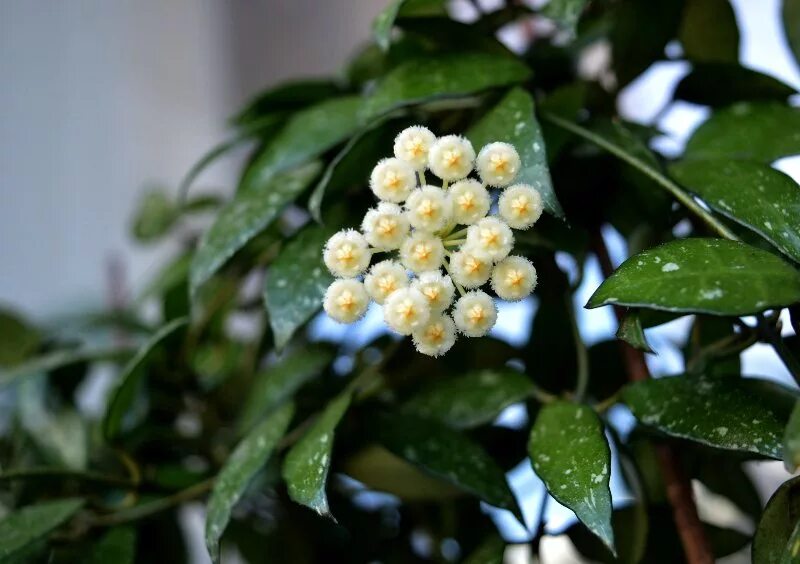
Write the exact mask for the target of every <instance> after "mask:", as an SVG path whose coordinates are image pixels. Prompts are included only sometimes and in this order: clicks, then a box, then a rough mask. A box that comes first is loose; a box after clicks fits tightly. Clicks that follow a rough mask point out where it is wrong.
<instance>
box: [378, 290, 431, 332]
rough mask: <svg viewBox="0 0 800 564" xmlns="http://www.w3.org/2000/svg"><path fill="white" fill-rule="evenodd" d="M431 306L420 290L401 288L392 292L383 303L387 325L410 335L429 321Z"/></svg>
mask: <svg viewBox="0 0 800 564" xmlns="http://www.w3.org/2000/svg"><path fill="white" fill-rule="evenodd" d="M430 317H431V308H430V306H428V300H427V298H425V296H423V295H422V293H421V292H420V291H419V290H414V289H413V288H400V289H399V290H395V291H394V292H392V293H391V294H390V295H389V297H388V298H386V302H385V303H384V304H383V319H384V321H386V325H388V326H389V327H390V328H392V329H394V330H395V331H397V332H398V333H400V334H402V335H410V334H411V332H412V331H414V330H415V329H418V328H420V327H422V326H423V325H425V324H426V323H427V322H428V319H430Z"/></svg>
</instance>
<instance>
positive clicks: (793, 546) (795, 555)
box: [781, 521, 800, 564]
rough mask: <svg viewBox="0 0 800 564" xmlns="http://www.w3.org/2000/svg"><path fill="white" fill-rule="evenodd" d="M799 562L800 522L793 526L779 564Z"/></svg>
mask: <svg viewBox="0 0 800 564" xmlns="http://www.w3.org/2000/svg"><path fill="white" fill-rule="evenodd" d="M798 562H800V521H797V524H796V525H795V526H794V530H793V531H792V536H790V537H789V542H787V543H786V548H785V549H784V550H783V554H782V555H781V564H797V563H798Z"/></svg>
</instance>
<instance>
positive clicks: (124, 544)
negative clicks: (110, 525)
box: [83, 527, 136, 564]
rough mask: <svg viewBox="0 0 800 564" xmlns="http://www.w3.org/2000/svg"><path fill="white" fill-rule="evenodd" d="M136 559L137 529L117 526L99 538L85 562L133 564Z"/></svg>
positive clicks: (94, 563) (89, 563)
mask: <svg viewBox="0 0 800 564" xmlns="http://www.w3.org/2000/svg"><path fill="white" fill-rule="evenodd" d="M135 559H136V529H134V528H132V527H117V528H114V529H111V530H110V531H108V532H107V533H106V534H104V535H103V536H102V538H101V539H100V540H98V541H97V542H96V543H94V545H93V546H92V548H91V549H90V550H89V552H88V553H87V555H86V558H85V560H84V561H83V564H112V563H113V564H133V563H134V561H135Z"/></svg>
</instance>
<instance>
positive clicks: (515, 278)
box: [492, 256, 536, 302]
mask: <svg viewBox="0 0 800 564" xmlns="http://www.w3.org/2000/svg"><path fill="white" fill-rule="evenodd" d="M534 288H536V268H534V266H533V264H532V263H531V261H529V260H528V259H526V258H524V257H519V256H510V257H506V258H504V259H503V260H502V261H500V262H499V263H497V266H495V267H494V271H493V272H492V289H493V290H494V293H495V294H497V295H498V296H499V297H500V298H502V299H504V300H507V301H511V302H513V301H517V300H521V299H522V298H524V297H526V296H529V295H530V293H531V292H533V289H534Z"/></svg>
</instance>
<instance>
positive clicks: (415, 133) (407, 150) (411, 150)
mask: <svg viewBox="0 0 800 564" xmlns="http://www.w3.org/2000/svg"><path fill="white" fill-rule="evenodd" d="M435 142H436V136H435V135H434V134H433V133H431V131H430V130H429V129H428V128H427V127H422V126H421V125H414V126H411V127H407V128H405V129H404V130H403V131H401V132H400V134H399V135H398V136H397V137H396V138H395V140H394V156H395V157H397V158H398V159H400V160H401V161H405V162H407V163H408V164H409V165H411V166H412V167H413V168H414V170H425V166H426V165H427V164H428V152H429V151H430V149H431V146H433V144H434V143H435Z"/></svg>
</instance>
